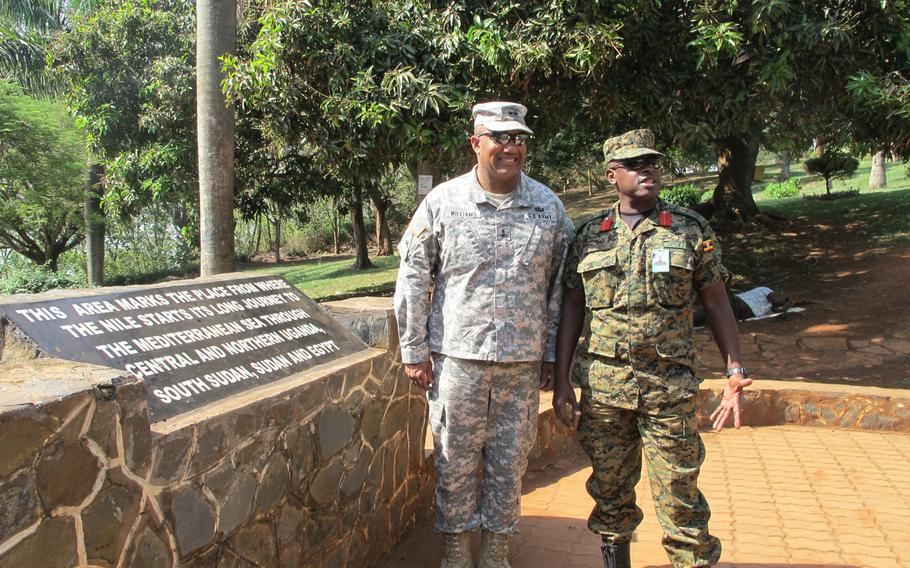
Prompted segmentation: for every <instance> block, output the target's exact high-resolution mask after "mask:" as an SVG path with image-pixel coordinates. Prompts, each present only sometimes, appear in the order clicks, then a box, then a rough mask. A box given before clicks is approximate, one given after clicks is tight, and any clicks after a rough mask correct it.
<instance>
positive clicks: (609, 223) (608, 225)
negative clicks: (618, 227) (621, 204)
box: [600, 217, 613, 233]
mask: <svg viewBox="0 0 910 568" xmlns="http://www.w3.org/2000/svg"><path fill="white" fill-rule="evenodd" d="M612 228H613V217H604V219H603V221H601V222H600V232H601V233H603V232H605V231H609V230H610V229H612Z"/></svg>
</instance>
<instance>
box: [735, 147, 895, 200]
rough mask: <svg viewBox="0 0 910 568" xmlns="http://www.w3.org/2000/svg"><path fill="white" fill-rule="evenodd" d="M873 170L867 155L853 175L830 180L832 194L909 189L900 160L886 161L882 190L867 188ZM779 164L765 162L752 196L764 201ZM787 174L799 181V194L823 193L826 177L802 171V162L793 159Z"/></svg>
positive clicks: (774, 179) (778, 170) (869, 157)
mask: <svg viewBox="0 0 910 568" xmlns="http://www.w3.org/2000/svg"><path fill="white" fill-rule="evenodd" d="M871 169H872V157H871V156H866V157H865V158H863V159H862V160H860V163H859V168H857V170H856V173H855V174H853V176H852V177H849V178H847V179H836V180H833V181H832V182H831V193H836V192H838V191H849V190H859V191H860V192H861V193H865V192H870V193H872V192H874V193H880V192H886V191H894V190H900V189H907V188H910V175H908V174H907V166H906V164H902V163H900V162H897V163H896V162H885V177H886V178H887V180H888V187H885V188H883V189H874V190H873V189H869V170H871ZM778 172H780V166H779V165H778V164H768V165H766V166H765V180H764V182H762V183H758V184H755V185H753V186H752V196H753V197H754V198H755V200H756V201H764V200H765V197H764V189H765V185H766V184H767V183H768V182H773V181H776V180H777V175H778ZM790 177H791V179H795V180H796V182H797V183H798V184H799V189H800V193H801V194H802V195H824V193H825V180H824V179H823V178H822V177H821V176H818V175H809V174H807V173H806V172H805V171H804V170H803V166H802V162H800V161H794V162H791V164H790Z"/></svg>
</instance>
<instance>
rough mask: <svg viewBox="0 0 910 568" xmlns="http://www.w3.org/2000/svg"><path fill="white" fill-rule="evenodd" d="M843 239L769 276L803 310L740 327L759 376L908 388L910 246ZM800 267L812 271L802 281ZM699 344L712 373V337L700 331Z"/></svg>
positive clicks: (750, 362)
mask: <svg viewBox="0 0 910 568" xmlns="http://www.w3.org/2000/svg"><path fill="white" fill-rule="evenodd" d="M845 241H846V242H840V243H836V242H835V243H828V244H827V245H826V246H825V247H824V248H822V247H821V245H820V244H819V246H813V247H812V249H813V250H812V251H810V253H809V256H808V258H800V257H799V256H796V257H794V258H792V259H791V260H790V262H791V263H792V264H791V266H789V267H784V266H782V265H780V266H781V271H782V272H783V273H784V276H783V277H782V278H775V277H772V278H769V279H770V280H775V281H777V283H776V284H773V285H771V287H772V288H775V289H776V290H780V291H783V292H784V293H786V294H787V295H788V296H789V297H790V298H791V299H792V300H794V301H795V302H796V304H798V305H800V306H802V307H804V308H805V309H806V311H805V312H802V313H794V314H785V315H783V316H780V317H777V318H770V319H764V320H756V321H745V322H741V323H740V334H741V336H742V342H743V350H744V352H745V358H746V364H747V365H748V366H749V367H750V368H752V369H753V374H754V376H755V377H756V378H763V379H777V380H807V381H813V382H824V383H845V384H859V385H867V386H881V387H890V388H908V389H910V326H908V324H910V301H908V297H907V296H908V290H910V285H908V283H910V247H899V248H894V249H872V250H869V249H862V248H860V247H857V246H855V245H851V244H850V243H849V240H847V239H845ZM800 264H802V265H808V266H811V270H802V272H803V274H805V276H802V275H799V272H800V268H799V265H800ZM787 268H789V270H787ZM752 280H755V278H753V279H752ZM752 284H754V285H759V284H761V282H752ZM698 342H699V347H700V350H701V351H703V355H702V361H703V363H704V364H705V366H704V367H703V369H704V372H705V373H706V374H710V371H712V370H713V369H714V368H716V367H717V364H718V361H717V357H718V356H717V354H716V349H714V347H713V345H712V342H711V339H710V333H709V332H707V331H700V332H699V335H698Z"/></svg>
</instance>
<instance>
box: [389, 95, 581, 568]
mask: <svg viewBox="0 0 910 568" xmlns="http://www.w3.org/2000/svg"><path fill="white" fill-rule="evenodd" d="M526 110H527V109H525V107H524V106H522V105H519V104H515V103H502V102H495V103H482V104H479V105H476V106H475V107H474V117H475V121H474V135H473V136H471V146H472V148H473V149H474V152H475V154H476V155H477V166H475V167H474V169H472V170H471V171H470V172H468V173H466V174H464V175H462V176H459V177H457V178H455V179H452V180H449V181H447V182H445V183H443V184H440V185H439V186H437V187H435V188H433V190H432V191H431V192H430V194H429V195H427V197H426V199H424V201H423V202H422V203H421V204H420V206H419V207H418V208H417V211H416V212H415V213H414V216H413V218H412V219H411V222H410V224H409V225H408V229H407V231H406V233H405V235H404V236H403V237H402V240H401V243H400V244H399V247H398V250H399V252H400V253H401V266H400V267H399V271H398V282H397V285H396V288H395V314H396V318H397V321H398V331H399V337H400V341H401V358H402V361H403V362H404V363H405V373H406V374H407V375H408V377H410V378H411V380H413V381H414V382H415V383H416V384H417V385H419V386H420V387H422V388H424V389H428V393H427V395H428V398H429V403H430V425H431V428H432V430H433V442H434V445H435V450H436V473H437V476H436V477H437V479H436V511H437V517H436V526H435V528H436V530H438V531H439V532H441V533H443V534H444V535H445V545H446V553H445V559H444V560H443V563H442V566H443V568H473V567H474V563H473V560H472V559H471V557H470V551H469V550H468V535H469V532H470V531H473V530H475V529H477V528H482V529H483V531H482V533H483V534H482V540H481V557H480V563H479V564H478V566H479V568H508V561H507V552H508V548H507V542H508V536H509V535H511V534H513V533H515V532H517V530H518V519H519V516H520V513H519V504H520V499H521V476H522V474H523V473H524V470H525V468H526V466H527V462H528V454H529V452H530V451H531V448H532V446H533V444H534V440H535V438H536V436H537V409H538V403H539V397H540V394H539V389H547V390H548V389H549V388H550V384H551V382H552V366H553V360H554V358H555V342H556V322H557V319H558V318H559V313H560V301H561V299H562V285H561V284H562V283H561V280H562V278H561V273H560V269H561V268H562V263H563V261H564V259H565V255H566V251H567V250H568V247H569V244H570V243H571V242H572V238H573V237H574V232H573V229H572V223H571V221H569V218H568V217H567V216H566V213H565V209H564V208H563V205H562V202H561V201H560V200H559V198H558V197H557V196H556V194H554V193H553V192H552V191H551V190H550V189H549V188H548V187H546V186H545V185H543V184H541V183H539V182H536V181H534V180H533V179H531V178H529V177H528V176H526V175H525V174H524V173H522V171H521V168H522V166H523V164H524V158H525V154H526V152H527V146H526V145H525V136H526V135H527V134H530V133H531V130H530V129H529V128H528V127H527V126H526V125H525V123H524V115H525V112H526ZM431 286H433V295H432V300H430V299H429V290H430V287H431ZM481 458H482V459H481ZM481 461H482V462H483V471H482V475H481V476H480V477H481V482H480V484H479V487H478V483H477V477H478V470H479V469H480V467H481V465H480V464H481Z"/></svg>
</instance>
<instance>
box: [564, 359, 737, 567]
mask: <svg viewBox="0 0 910 568" xmlns="http://www.w3.org/2000/svg"><path fill="white" fill-rule="evenodd" d="M579 359H580V361H579V367H581V368H582V369H584V370H585V371H586V372H590V373H592V374H596V375H599V376H612V377H613V379H614V381H615V382H623V381H626V380H627V379H628V378H629V377H632V376H634V377H635V379H636V382H637V384H638V385H640V389H641V406H640V408H639V409H637V410H628V409H625V408H619V407H617V406H615V405H614V404H613V400H612V399H611V397H609V396H607V395H606V394H605V393H603V392H600V391H595V390H593V389H591V388H590V387H587V386H583V387H582V395H581V411H582V414H581V419H580V421H579V425H578V438H579V441H580V442H581V445H582V448H584V450H585V452H586V453H587V454H588V456H589V457H590V458H591V463H592V465H593V473H592V474H591V477H590V478H589V479H588V482H587V490H588V493H589V494H590V495H591V497H592V498H593V499H594V501H595V506H594V510H593V511H592V512H591V515H590V517H589V519H588V527H589V528H590V529H591V530H592V531H593V532H595V533H598V534H600V535H602V536H605V537H607V538H609V539H610V540H613V541H622V540H629V539H631V537H632V533H633V532H634V530H635V528H636V527H637V526H638V525H639V523H640V522H641V520H642V517H643V514H642V511H641V509H640V508H639V507H638V505H637V504H636V503H635V485H636V484H637V483H638V481H639V479H640V478H641V457H642V450H644V455H645V458H646V459H647V460H648V482H649V484H650V486H651V494H652V496H653V499H654V508H655V511H656V512H657V520H658V522H659V523H660V525H661V527H662V528H663V531H664V538H663V545H664V548H665V550H666V551H667V555H668V557H669V559H670V562H671V564H672V565H673V566H674V567H676V568H683V567H690V566H713V565H714V564H716V563H717V561H718V560H719V559H720V554H721V543H720V540H718V539H717V538H716V537H713V536H711V535H710V534H709V532H708V520H709V518H710V516H711V511H710V509H709V508H708V503H707V501H706V500H705V498H704V495H702V493H701V491H699V490H698V474H699V471H700V468H701V464H702V462H703V461H704V457H705V448H704V444H703V443H702V441H701V437H700V436H699V434H698V422H697V419H696V417H695V405H696V397H695V396H689V397H685V398H677V399H671V398H668V397H665V396H661V395H660V394H659V393H660V392H661V390H662V388H661V387H662V385H663V383H664V382H665V381H667V380H668V379H671V380H683V379H684V377H686V376H687V375H691V373H692V371H691V370H690V369H689V368H688V367H686V366H684V365H679V364H676V363H673V362H668V361H666V360H663V359H661V358H660V357H657V356H654V357H652V358H651V359H642V358H641V356H636V357H634V359H633V360H634V361H635V362H634V364H632V363H629V362H628V361H626V362H623V361H620V360H616V359H606V358H603V357H599V356H597V355H585V354H583V355H580V356H579Z"/></svg>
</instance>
